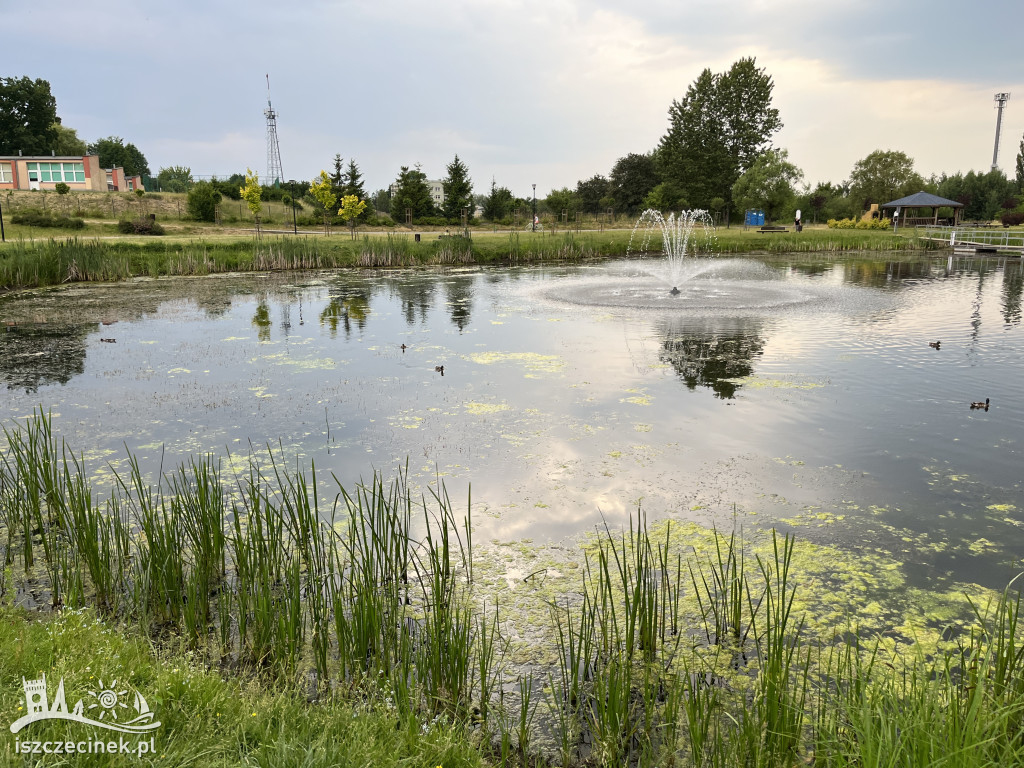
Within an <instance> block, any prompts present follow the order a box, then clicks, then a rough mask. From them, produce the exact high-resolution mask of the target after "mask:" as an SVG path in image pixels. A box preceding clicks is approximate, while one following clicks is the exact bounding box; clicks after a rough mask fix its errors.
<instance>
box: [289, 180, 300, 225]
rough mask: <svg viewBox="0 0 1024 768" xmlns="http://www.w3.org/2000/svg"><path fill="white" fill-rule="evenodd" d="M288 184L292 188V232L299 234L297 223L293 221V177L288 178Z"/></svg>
mask: <svg viewBox="0 0 1024 768" xmlns="http://www.w3.org/2000/svg"><path fill="white" fill-rule="evenodd" d="M288 186H289V187H290V188H291V190H292V233H293V234H296V235H297V234H299V225H298V224H297V223H296V222H295V179H289V180H288Z"/></svg>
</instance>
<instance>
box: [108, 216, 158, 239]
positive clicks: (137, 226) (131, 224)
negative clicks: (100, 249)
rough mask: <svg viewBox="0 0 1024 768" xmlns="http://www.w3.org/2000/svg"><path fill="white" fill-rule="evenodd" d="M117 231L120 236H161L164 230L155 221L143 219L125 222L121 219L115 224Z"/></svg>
mask: <svg viewBox="0 0 1024 768" xmlns="http://www.w3.org/2000/svg"><path fill="white" fill-rule="evenodd" d="M117 231H118V232H120V233H121V234H122V235H162V234H164V228H163V227H161V226H160V225H159V224H158V223H157V222H156V220H155V219H149V218H143V219H135V220H134V221H127V220H125V219H122V220H121V221H119V222H117Z"/></svg>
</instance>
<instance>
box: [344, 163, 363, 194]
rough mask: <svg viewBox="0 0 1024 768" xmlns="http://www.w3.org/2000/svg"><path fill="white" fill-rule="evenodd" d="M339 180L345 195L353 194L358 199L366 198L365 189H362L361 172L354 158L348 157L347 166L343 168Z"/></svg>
mask: <svg viewBox="0 0 1024 768" xmlns="http://www.w3.org/2000/svg"><path fill="white" fill-rule="evenodd" d="M341 181H342V188H343V192H344V196H345V197H347V196H349V195H355V196H356V197H358V198H359V199H360V200H365V199H366V190H365V189H363V174H362V173H360V171H359V166H358V165H356V161H355V158H351V159H349V161H348V168H346V169H345V173H344V175H343V176H342V178H341Z"/></svg>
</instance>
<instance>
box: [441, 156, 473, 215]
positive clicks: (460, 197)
mask: <svg viewBox="0 0 1024 768" xmlns="http://www.w3.org/2000/svg"><path fill="white" fill-rule="evenodd" d="M447 172H448V175H447V176H445V177H444V178H443V179H442V180H441V188H442V189H443V190H444V203H443V208H442V211H441V212H442V214H443V215H444V217H445V218H446V219H451V220H461V218H462V209H463V208H465V209H467V212H468V214H469V217H470V219H472V217H473V210H474V206H473V182H471V181H470V180H469V168H467V167H466V164H465V163H464V162H462V161H461V160H460V159H459V156H458V155H456V156H455V159H454V160H452V161H451V162H450V163H449V164H448V167H447Z"/></svg>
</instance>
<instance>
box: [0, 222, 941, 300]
mask: <svg viewBox="0 0 1024 768" xmlns="http://www.w3.org/2000/svg"><path fill="white" fill-rule="evenodd" d="M630 234H631V231H630V230H629V229H621V230H611V229H609V230H605V231H603V232H596V231H591V232H574V231H572V230H562V231H559V232H553V231H552V232H548V231H538V232H530V231H523V232H519V231H513V232H509V233H488V232H476V233H472V236H468V235H464V234H459V235H452V236H449V235H443V236H437V234H436V233H429V232H425V233H421V235H422V237H421V239H420V240H419V241H417V240H415V239H414V237H413V235H412V234H411V233H410V234H400V233H392V232H389V233H384V234H373V235H371V234H364V235H363V237H362V239H361V240H351V239H348V238H344V237H323V236H313V235H300V236H297V237H296V236H268V235H260V236H258V237H253V236H248V237H246V236H238V237H235V238H230V237H217V238H210V239H200V240H187V241H186V240H181V239H173V240H172V239H169V238H161V239H159V240H157V241H145V240H138V239H125V240H120V239H108V240H107V239H105V240H89V239H83V238H68V239H63V240H61V239H51V240H48V241H34V242H26V241H24V240H20V241H15V242H12V243H10V244H8V245H6V246H5V247H3V248H0V288H8V289H10V288H32V287H38V286H46V285H58V284H60V283H65V282H88V281H98V282H109V281H115V280H124V279H127V278H130V277H133V276H142V275H145V276H150V277H160V276H165V275H208V274H213V273H218V272H231V271H242V272H245V271H268V270H293V269H297V270H308V269H334V268H339V267H368V268H408V267H421V266H444V265H462V264H528V263H534V262H545V261H550V262H565V261H582V260H587V259H598V258H605V257H622V256H625V255H628V252H629V248H630ZM937 247H938V246H937V244H935V243H932V242H931V241H925V240H920V239H918V238H916V237H914V236H913V234H912V233H908V234H907V235H906V236H904V235H894V234H893V233H890V232H861V231H854V232H841V231H836V230H827V229H813V230H806V231H804V232H802V233H782V234H773V235H761V236H758V235H757V233H756V232H754V231H744V230H743V229H741V228H733V229H719V230H717V231H716V232H715V235H714V243H713V246H712V248H711V252H712V253H713V254H743V253H770V254H781V253H822V254H837V253H842V252H849V251H872V252H881V251H900V252H904V253H906V252H911V251H928V250H934V249H935V248H937ZM647 255H651V254H647Z"/></svg>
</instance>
